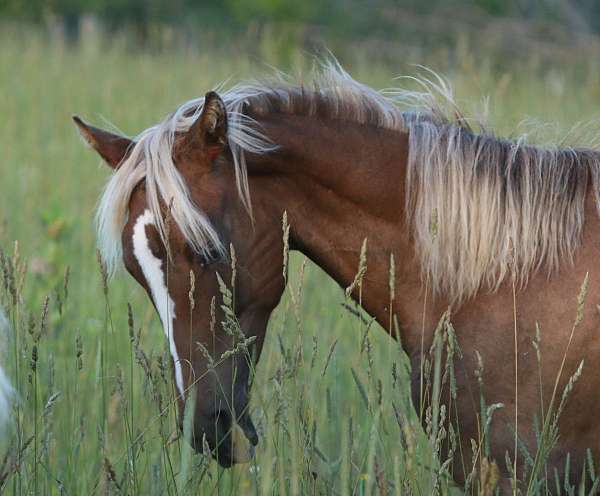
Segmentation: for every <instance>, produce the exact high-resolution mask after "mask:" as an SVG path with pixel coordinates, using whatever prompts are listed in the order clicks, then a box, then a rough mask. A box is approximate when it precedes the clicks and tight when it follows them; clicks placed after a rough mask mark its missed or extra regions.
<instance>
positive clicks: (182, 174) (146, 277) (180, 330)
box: [75, 92, 283, 466]
mask: <svg viewBox="0 0 600 496" xmlns="http://www.w3.org/2000/svg"><path fill="white" fill-rule="evenodd" d="M199 109H201V111H199ZM169 119H170V120H167V121H165V122H164V123H163V124H161V125H159V126H156V127H155V128H151V129H150V130H148V131H147V132H146V133H142V134H141V135H140V136H139V138H138V140H136V141H130V140H129V139H127V138H124V137H122V136H117V135H115V134H112V133H108V132H106V131H102V130H100V129H96V128H93V127H91V126H88V125H87V124H85V123H83V122H82V121H81V120H79V119H78V118H75V122H76V123H77V125H78V127H79V129H80V132H81V134H82V136H83V137H84V138H85V139H86V141H87V142H88V143H89V144H90V145H91V146H92V147H93V148H94V149H95V150H96V151H97V152H98V153H99V154H100V155H101V156H102V158H103V159H104V160H105V161H106V162H107V163H108V164H109V165H110V166H111V167H112V168H113V169H115V173H114V175H113V177H112V179H111V181H110V182H109V184H108V186H107V189H106V191H105V194H104V196H103V199H102V201H101V205H100V210H99V217H98V222H99V231H100V238H101V239H100V245H101V249H102V251H103V254H104V256H105V259H108V260H107V262H108V264H109V266H110V265H111V263H113V262H114V261H111V257H114V258H122V260H123V262H124V265H125V267H126V268H127V270H128V272H129V273H130V274H131V275H132V276H133V277H134V278H135V279H136V281H137V282H138V283H139V284H140V285H141V286H142V287H143V288H144V289H145V290H146V292H147V293H148V295H149V297H150V298H151V300H152V303H153V304H154V306H155V308H156V310H157V312H158V314H159V316H160V318H161V321H162V324H163V328H164V331H165V334H166V335H167V338H168V339H169V346H170V351H171V355H172V357H173V366H174V379H175V383H176V384H175V385H176V391H177V395H178V397H179V410H180V420H182V419H183V406H184V403H185V401H186V400H187V399H189V398H191V397H192V392H194V395H195V401H196V403H195V407H194V412H195V415H194V421H193V422H194V423H193V425H194V429H193V435H194V439H193V443H194V445H195V447H196V449H202V446H203V439H206V441H207V442H208V444H209V446H210V448H211V450H212V451H213V453H214V455H215V457H216V458H217V460H218V461H219V463H220V464H221V465H223V466H230V465H231V464H233V463H237V462H244V461H247V460H248V453H249V452H250V450H251V447H250V444H249V443H251V444H252V445H256V443H257V442H258V437H257V433H256V430H255V427H254V425H253V423H252V420H251V419H250V416H249V414H248V399H249V389H250V380H251V376H252V373H251V372H252V364H253V362H255V361H256V360H257V359H258V357H259V355H260V351H261V348H262V345H263V339H264V336H265V330H266V326H267V321H268V319H269V316H270V314H271V312H272V310H273V308H274V307H275V306H276V305H277V303H278V302H279V299H280V297H281V294H282V291H283V278H282V275H281V267H282V242H281V237H280V236H279V234H280V232H281V228H280V218H281V217H280V216H275V215H272V216H268V215H265V213H264V212H265V209H264V208H261V209H255V212H256V216H255V223H254V224H253V223H252V220H251V218H250V216H249V215H248V208H247V207H246V206H245V205H244V202H243V201H242V200H241V198H243V195H242V196H240V189H239V188H240V183H244V179H243V178H242V179H241V178H240V175H239V174H240V169H239V164H236V163H235V162H236V161H235V159H234V156H233V152H232V147H231V146H230V142H229V141H230V140H229V133H228V114H227V110H226V107H225V105H224V103H223V101H222V100H221V98H220V97H219V96H218V95H217V94H216V93H213V92H211V93H208V94H207V95H206V97H205V99H204V101H202V100H199V101H198V102H196V105H195V108H190V109H188V111H187V112H183V111H182V112H181V113H180V115H179V116H171V117H170V118H169ZM161 126H162V127H161ZM165 129H166V130H165ZM169 129H170V131H169ZM161 140H165V141H161ZM243 173H245V170H244V171H243ZM244 177H245V176H244ZM259 200H260V198H259ZM111 230H113V231H116V232H115V233H114V235H111ZM111 236H112V237H113V238H115V239H110V238H111ZM102 238H109V239H108V240H107V239H102ZM111 244H114V245H118V247H117V248H115V246H111ZM230 246H233V247H234V249H235V259H236V260H237V263H236V264H235V265H233V264H232V263H231V258H232V257H231V256H230V248H229V247H230ZM232 266H235V275H234V270H232ZM109 268H110V267H109ZM217 275H218V276H219V277H220V279H221V280H222V281H224V282H225V284H226V285H227V286H228V287H229V288H230V287H231V281H232V279H235V284H234V290H233V294H232V297H231V300H232V301H228V298H227V296H225V298H224V295H223V293H224V288H223V285H222V284H221V285H220V283H219V277H217ZM232 276H234V277H232ZM225 293H226V292H225ZM230 309H232V310H233V312H230ZM240 331H241V332H240ZM248 441H249V442H248Z"/></svg>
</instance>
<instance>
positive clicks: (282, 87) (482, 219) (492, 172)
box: [97, 62, 600, 302]
mask: <svg viewBox="0 0 600 496" xmlns="http://www.w3.org/2000/svg"><path fill="white" fill-rule="evenodd" d="M436 77H437V76H436ZM416 81H417V82H418V83H420V84H421V85H422V86H423V87H424V91H422V92H414V91H406V90H389V91H387V92H377V91H375V90H373V89H371V88H369V87H367V86H365V85H362V84H360V83H358V82H356V81H355V80H353V79H352V78H351V77H350V76H349V75H348V74H347V73H346V72H345V71H343V69H342V68H341V67H340V66H339V65H337V64H336V63H334V62H333V63H328V64H326V66H325V67H324V68H323V70H321V71H319V72H318V73H317V74H316V75H315V77H314V82H313V83H312V84H311V85H310V86H304V85H298V84H293V83H290V82H286V81H285V80H284V79H283V78H279V79H277V80H275V81H271V82H268V83H261V82H252V83H246V84H241V85H238V86H235V87H234V88H232V89H231V90H229V91H227V92H224V93H222V95H221V96H222V98H223V101H224V102H225V105H226V107H227V111H228V119H229V127H228V139H229V145H230V150H231V153H232V157H233V162H234V167H235V174H236V179H237V188H238V192H239V195H240V198H241V200H242V202H243V203H244V205H245V206H246V208H247V209H248V211H249V213H250V214H251V202H250V194H249V191H248V181H247V171H246V162H245V155H244V154H245V152H251V153H259V154H260V153H267V152H269V151H271V150H273V149H274V148H275V147H276V146H277V144H276V143H275V144H273V143H270V142H269V140H268V139H267V138H266V137H265V136H263V135H262V133H261V131H260V128H259V126H258V125H257V123H256V122H255V120H254V119H252V117H250V115H254V116H259V115H261V114H266V113H268V112H283V113H295V114H303V115H309V116H318V117H322V118H329V119H336V120H348V121H352V122H357V123H361V124H365V125H370V126H378V127H382V128H386V129H392V130H397V131H400V132H406V133H408V135H409V157H408V170H407V180H406V185H405V187H406V192H407V195H406V198H407V208H406V214H407V219H408V221H409V222H410V225H411V226H412V229H413V234H414V237H415V241H416V252H417V253H418V256H419V258H420V262H421V267H422V273H423V277H424V279H427V280H428V281H429V283H430V288H431V289H432V290H433V292H434V293H444V294H446V295H447V296H448V297H449V298H450V300H452V301H455V302H460V301H462V300H464V299H466V298H468V297H471V296H473V295H474V294H475V293H476V292H477V291H478V290H480V289H488V290H495V289H497V288H498V286H499V285H500V283H501V282H502V281H504V280H505V279H506V276H507V275H509V274H510V275H512V276H513V277H514V278H515V280H516V281H517V283H518V284H525V283H526V282H527V279H528V276H530V275H531V274H532V273H534V272H535V271H537V270H539V269H540V268H541V267H546V268H547V269H548V270H550V271H551V270H556V269H557V267H558V265H559V261H561V260H572V259H573V256H574V252H575V250H576V248H577V247H578V246H579V243H580V238H581V232H582V226H583V221H584V218H583V212H584V198H585V193H586V189H587V187H588V185H589V184H590V182H591V184H592V186H593V188H594V190H595V192H596V202H597V204H598V202H599V200H600V197H599V194H598V186H599V185H598V181H599V178H600V154H597V153H596V152H594V151H592V150H587V149H580V150H577V149H573V148H565V149H559V148H558V147H539V146H533V145H529V144H526V143H525V142H524V139H523V138H521V139H516V140H513V141H509V140H505V139H501V138H497V137H495V136H493V135H492V134H490V133H489V132H487V131H483V132H482V133H481V134H475V133H473V132H472V131H471V130H470V128H469V126H468V125H466V124H465V123H466V120H465V119H464V118H463V117H462V116H461V113H460V112H459V111H458V107H457V106H456V104H455V103H454V100H453V98H452V92H451V90H450V88H449V86H448V85H447V84H446V83H445V82H444V81H443V80H442V79H441V78H438V79H437V80H435V81H430V80H428V79H426V78H422V79H418V80H416ZM436 95H437V96H436ZM440 97H441V98H440ZM203 102H204V99H203V98H198V99H194V100H190V101H189V102H186V103H184V104H183V105H182V106H180V107H179V108H178V109H177V110H176V111H175V112H174V113H173V114H171V115H170V116H168V117H167V118H166V119H165V120H163V121H162V122H161V123H160V124H158V125H156V126H154V127H151V128H149V129H147V130H146V131H144V132H143V133H142V134H141V135H139V136H138V137H137V140H136V144H135V146H134V147H133V149H132V151H131V153H130V154H129V156H128V157H127V158H126V159H125V160H124V161H123V163H122V164H121V166H120V167H119V168H118V170H117V171H116V172H115V174H114V175H113V176H112V178H111V179H110V181H109V183H108V185H107V187H106V189H105V191H104V194H103V196H102V198H101V201H100V205H99V209H98V214H97V228H98V233H99V245H100V250H101V252H102V255H103V258H104V260H105V262H106V264H107V266H108V269H109V271H110V273H113V272H114V271H115V269H116V267H117V266H118V264H119V263H120V260H121V253H122V247H121V239H120V238H121V231H122V228H123V226H124V223H125V222H126V219H127V208H128V202H129V198H130V196H131V193H132V191H133V189H134V187H135V186H136V184H138V183H139V182H140V181H141V180H142V179H144V178H145V179H146V190H147V201H148V205H149V208H150V211H151V213H152V215H153V216H154V219H155V224H156V227H157V229H158V231H159V233H160V235H161V237H162V238H163V240H164V239H165V225H164V219H163V213H162V212H161V202H162V204H163V205H169V204H171V205H172V210H171V215H172V217H173V219H174V221H175V222H176V223H177V225H178V227H179V229H180V230H181V232H182V234H183V236H184V237H185V239H186V240H187V241H188V243H189V244H190V245H191V246H192V248H194V249H195V250H196V251H198V252H202V253H204V254H205V255H207V254H209V252H210V251H211V249H215V248H216V249H217V250H218V251H219V252H221V253H224V249H223V246H222V243H221V241H220V240H219V238H218V235H217V233H216V232H215V230H214V229H213V227H212V226H211V224H210V222H209V221H208V219H207V218H206V216H205V215H204V214H203V213H202V212H201V211H200V210H199V209H198V208H197V207H196V206H195V205H194V202H193V200H192V199H191V197H190V193H189V189H188V186H187V185H186V184H185V181H184V178H183V177H182V176H181V174H180V173H179V172H178V170H177V168H176V166H175V164H174V163H173V158H172V150H173V145H174V143H175V138H176V135H177V133H181V132H184V131H186V130H187V129H189V127H190V126H191V125H192V124H193V122H194V121H195V120H196V118H197V117H198V115H199V114H200V112H201V110H202V106H203ZM398 104H401V105H403V106H405V107H408V108H409V109H410V110H411V111H410V112H403V111H402V110H401V109H400V107H399V106H398ZM590 180H591V181H590ZM399 187H401V185H399ZM399 228H401V226H399Z"/></svg>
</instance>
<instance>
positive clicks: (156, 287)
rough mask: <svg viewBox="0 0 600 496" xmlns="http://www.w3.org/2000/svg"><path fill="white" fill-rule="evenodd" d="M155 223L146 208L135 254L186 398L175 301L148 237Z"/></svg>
mask: <svg viewBox="0 0 600 496" xmlns="http://www.w3.org/2000/svg"><path fill="white" fill-rule="evenodd" d="M153 224H154V216H153V215H152V212H150V210H146V211H145V212H144V213H143V214H142V215H140V216H139V217H138V218H137V220H136V221H135V226H134V228H133V254H134V255H135V258H136V259H137V261H138V263H139V264H140V267H141V269H142V272H143V273H144V277H145V278H146V283H147V284H148V286H149V287H150V292H151V293H152V300H153V301H154V304H155V305H156V308H157V310H158V314H159V316H160V320H161V321H162V325H163V329H164V331H165V334H166V335H167V339H168V340H169V348H170V350H171V356H172V357H173V363H174V364H175V383H176V384H177V389H179V394H180V395H181V397H182V398H184V397H185V396H184V394H183V374H182V372H181V362H180V361H179V355H178V354H177V348H176V347H175V339H174V338H173V321H174V320H175V303H174V302H173V300H172V299H171V297H170V296H169V292H168V290H167V286H166V282H165V281H166V277H165V275H164V273H163V271H162V260H160V259H159V258H156V257H155V256H154V254H153V253H152V250H150V246H149V245H148V237H147V236H146V226H147V225H153Z"/></svg>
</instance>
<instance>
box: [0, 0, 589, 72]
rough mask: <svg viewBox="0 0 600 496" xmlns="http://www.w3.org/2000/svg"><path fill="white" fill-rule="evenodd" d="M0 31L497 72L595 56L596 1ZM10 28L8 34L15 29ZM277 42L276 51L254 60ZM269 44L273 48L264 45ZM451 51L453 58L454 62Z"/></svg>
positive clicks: (10, 1)
mask: <svg viewBox="0 0 600 496" xmlns="http://www.w3.org/2000/svg"><path fill="white" fill-rule="evenodd" d="M0 19H2V21H3V22H2V28H3V29H5V30H6V29H10V26H13V30H15V31H22V29H23V22H25V23H26V24H28V25H30V26H32V25H33V26H37V27H41V28H42V29H43V31H45V32H46V33H47V34H48V35H49V36H52V37H54V38H59V39H63V40H64V41H65V42H66V43H67V44H72V43H76V42H78V41H80V40H82V39H85V38H87V37H90V36H98V35H100V36H101V37H102V38H104V39H111V40H114V38H115V36H117V37H118V38H120V39H121V38H125V39H126V43H127V45H128V47H129V48H131V49H136V48H141V47H143V48H145V49H151V50H164V49H171V48H173V47H177V48H181V47H188V48H190V47H192V48H195V49H198V50H201V49H202V48H203V47H205V48H206V47H210V49H211V50H219V49H221V50H222V49H226V50H231V49H234V50H235V49H243V50H244V51H254V52H255V53H256V55H258V56H260V57H262V58H267V59H269V61H271V60H272V57H273V56H274V55H277V57H278V58H279V59H280V61H281V62H282V63H285V62H289V58H290V54H292V53H294V52H295V51H296V50H297V49H298V48H302V49H305V50H307V51H309V52H310V51H314V50H315V49H319V48H322V47H323V46H326V47H327V48H328V49H330V50H332V51H333V52H334V53H335V54H336V55H337V56H338V57H340V58H342V59H343V58H344V57H345V56H348V54H352V55H356V54H357V53H358V54H360V53H364V54H366V56H367V57H369V56H373V55H376V56H377V59H378V60H379V61H387V62H390V63H394V62H397V61H398V60H399V59H400V60H406V57H407V54H411V55H412V56H413V58H414V59H415V60H419V58H423V54H424V53H427V54H431V52H432V51H442V52H443V54H445V56H446V58H447V59H448V60H452V59H453V58H456V57H458V58H460V57H461V53H460V52H461V51H462V52H464V51H465V50H466V51H468V52H470V53H474V54H475V55H477V53H485V55H486V57H487V58H490V57H491V58H492V59H493V60H494V63H496V64H500V65H505V64H506V63H507V62H508V63H511V64H512V63H514V62H515V61H517V62H518V61H523V60H525V61H527V62H529V59H531V57H539V58H540V59H541V60H542V61H544V62H546V61H549V62H558V63H561V62H569V63H571V62H573V59H576V60H580V61H582V62H584V63H587V62H589V59H590V58H592V57H593V56H594V55H597V51H598V50H599V48H598V47H599V43H598V35H600V2H598V1H597V0H330V1H320V0H304V1H298V0H254V1H246V0H203V1H195V0H0ZM15 27H16V29H15ZM265 39H268V40H269V41H273V40H275V41H276V43H275V45H276V46H277V53H276V54H273V53H268V54H265V53H262V52H261V50H262V47H263V46H264V43H263V41H264V40H265ZM267 45H268V46H272V45H273V44H272V43H270V42H269V43H267ZM457 52H458V55H457Z"/></svg>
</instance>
